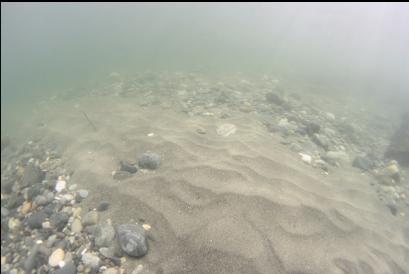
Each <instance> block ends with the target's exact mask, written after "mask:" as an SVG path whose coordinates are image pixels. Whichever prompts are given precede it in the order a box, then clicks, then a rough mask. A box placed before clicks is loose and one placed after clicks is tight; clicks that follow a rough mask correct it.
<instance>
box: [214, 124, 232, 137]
mask: <svg viewBox="0 0 409 274" xmlns="http://www.w3.org/2000/svg"><path fill="white" fill-rule="evenodd" d="M236 131H237V127H236V126H235V125H233V124H229V123H226V124H223V125H220V126H219V127H218V128H217V130H216V132H217V134H218V135H221V136H223V137H227V136H230V135H232V134H234V133H236Z"/></svg>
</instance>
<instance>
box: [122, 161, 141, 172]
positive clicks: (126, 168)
mask: <svg viewBox="0 0 409 274" xmlns="http://www.w3.org/2000/svg"><path fill="white" fill-rule="evenodd" d="M119 164H120V165H121V167H120V168H119V170H121V171H126V172H129V173H132V174H133V173H136V172H137V171H138V168H137V167H136V166H134V165H132V164H130V163H127V162H123V161H121V162H120V163H119Z"/></svg>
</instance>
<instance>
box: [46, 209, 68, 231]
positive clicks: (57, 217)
mask: <svg viewBox="0 0 409 274" xmlns="http://www.w3.org/2000/svg"><path fill="white" fill-rule="evenodd" d="M69 218H70V216H69V215H68V214H67V213H65V212H58V213H54V214H52V215H51V217H50V222H51V224H52V225H53V227H55V228H56V229H57V230H58V231H61V230H63V229H64V227H65V226H66V225H67V223H68V220H69Z"/></svg>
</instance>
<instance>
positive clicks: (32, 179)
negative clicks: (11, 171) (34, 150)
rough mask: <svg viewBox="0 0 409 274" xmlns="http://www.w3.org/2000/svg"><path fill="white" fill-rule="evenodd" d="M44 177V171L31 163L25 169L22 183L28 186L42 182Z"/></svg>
mask: <svg viewBox="0 0 409 274" xmlns="http://www.w3.org/2000/svg"><path fill="white" fill-rule="evenodd" d="M43 178H44V172H43V171H42V170H41V169H40V168H39V167H38V166H36V165H34V164H33V163H29V164H28V165H27V167H26V168H25V169H24V175H23V178H22V180H21V185H22V186H23V187H28V186H30V185H34V184H36V183H41V181H42V180H43Z"/></svg>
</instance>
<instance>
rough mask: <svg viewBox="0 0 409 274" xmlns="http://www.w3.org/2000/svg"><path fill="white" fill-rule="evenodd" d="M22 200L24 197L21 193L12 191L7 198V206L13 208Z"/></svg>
mask: <svg viewBox="0 0 409 274" xmlns="http://www.w3.org/2000/svg"><path fill="white" fill-rule="evenodd" d="M23 202H24V197H23V196H22V195H18V194H17V193H12V194H11V195H10V197H9V198H8V199H7V208H8V209H9V210H10V209H13V208H16V207H18V206H20V205H21V204H22V203H23Z"/></svg>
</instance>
